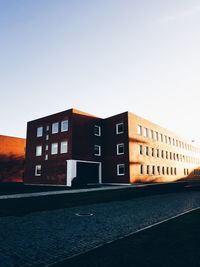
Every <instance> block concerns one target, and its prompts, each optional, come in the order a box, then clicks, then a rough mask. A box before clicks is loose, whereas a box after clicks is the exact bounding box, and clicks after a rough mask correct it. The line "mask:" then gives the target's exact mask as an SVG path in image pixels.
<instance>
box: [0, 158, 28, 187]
mask: <svg viewBox="0 0 200 267" xmlns="http://www.w3.org/2000/svg"><path fill="white" fill-rule="evenodd" d="M23 173H24V158H23V157H19V156H14V155H9V156H8V155H2V154H1V155H0V182H23Z"/></svg>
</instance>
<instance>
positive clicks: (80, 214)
mask: <svg viewBox="0 0 200 267" xmlns="http://www.w3.org/2000/svg"><path fill="white" fill-rule="evenodd" d="M75 215H76V216H93V214H92V213H86V212H84V213H75Z"/></svg>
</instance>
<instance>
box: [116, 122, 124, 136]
mask: <svg viewBox="0 0 200 267" xmlns="http://www.w3.org/2000/svg"><path fill="white" fill-rule="evenodd" d="M120 125H123V130H122V131H121V132H120V131H119V126H120ZM123 133H124V123H123V122H120V123H117V124H116V134H123Z"/></svg>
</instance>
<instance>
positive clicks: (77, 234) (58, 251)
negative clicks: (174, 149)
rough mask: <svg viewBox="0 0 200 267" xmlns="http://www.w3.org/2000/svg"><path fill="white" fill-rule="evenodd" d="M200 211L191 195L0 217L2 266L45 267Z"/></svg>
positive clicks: (196, 195) (198, 196)
mask: <svg viewBox="0 0 200 267" xmlns="http://www.w3.org/2000/svg"><path fill="white" fill-rule="evenodd" d="M199 206H200V193H199V192H198V191H197V192H195V191H193V192H192V191H191V192H179V193H171V194H164V195H155V196H147V197H143V198H136V199H131V200H127V201H115V202H109V203H102V204H93V205H87V206H82V207H81V206H79V207H73V208H65V209H60V210H49V211H43V212H35V213H31V214H27V215H24V216H18V217H17V216H9V217H1V218H0V266H1V267H4V266H15V267H16V266H20V267H21V266H47V265H50V264H53V263H55V262H58V261H59V260H62V259H65V258H68V257H71V256H73V255H76V254H78V253H83V252H86V251H88V250H90V249H92V248H93V247H95V246H99V245H102V244H105V243H106V242H109V241H112V240H115V239H118V238H120V237H123V236H126V235H128V234H131V233H133V232H134V231H136V230H139V229H141V228H143V227H145V226H148V225H151V224H154V223H156V222H159V221H161V220H164V219H167V218H169V217H171V216H175V215H177V214H178V213H181V212H184V211H187V210H189V209H192V208H196V207H199ZM76 213H92V214H93V216H76Z"/></svg>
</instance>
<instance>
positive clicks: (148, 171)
mask: <svg viewBox="0 0 200 267" xmlns="http://www.w3.org/2000/svg"><path fill="white" fill-rule="evenodd" d="M147 174H150V167H149V165H147Z"/></svg>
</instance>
